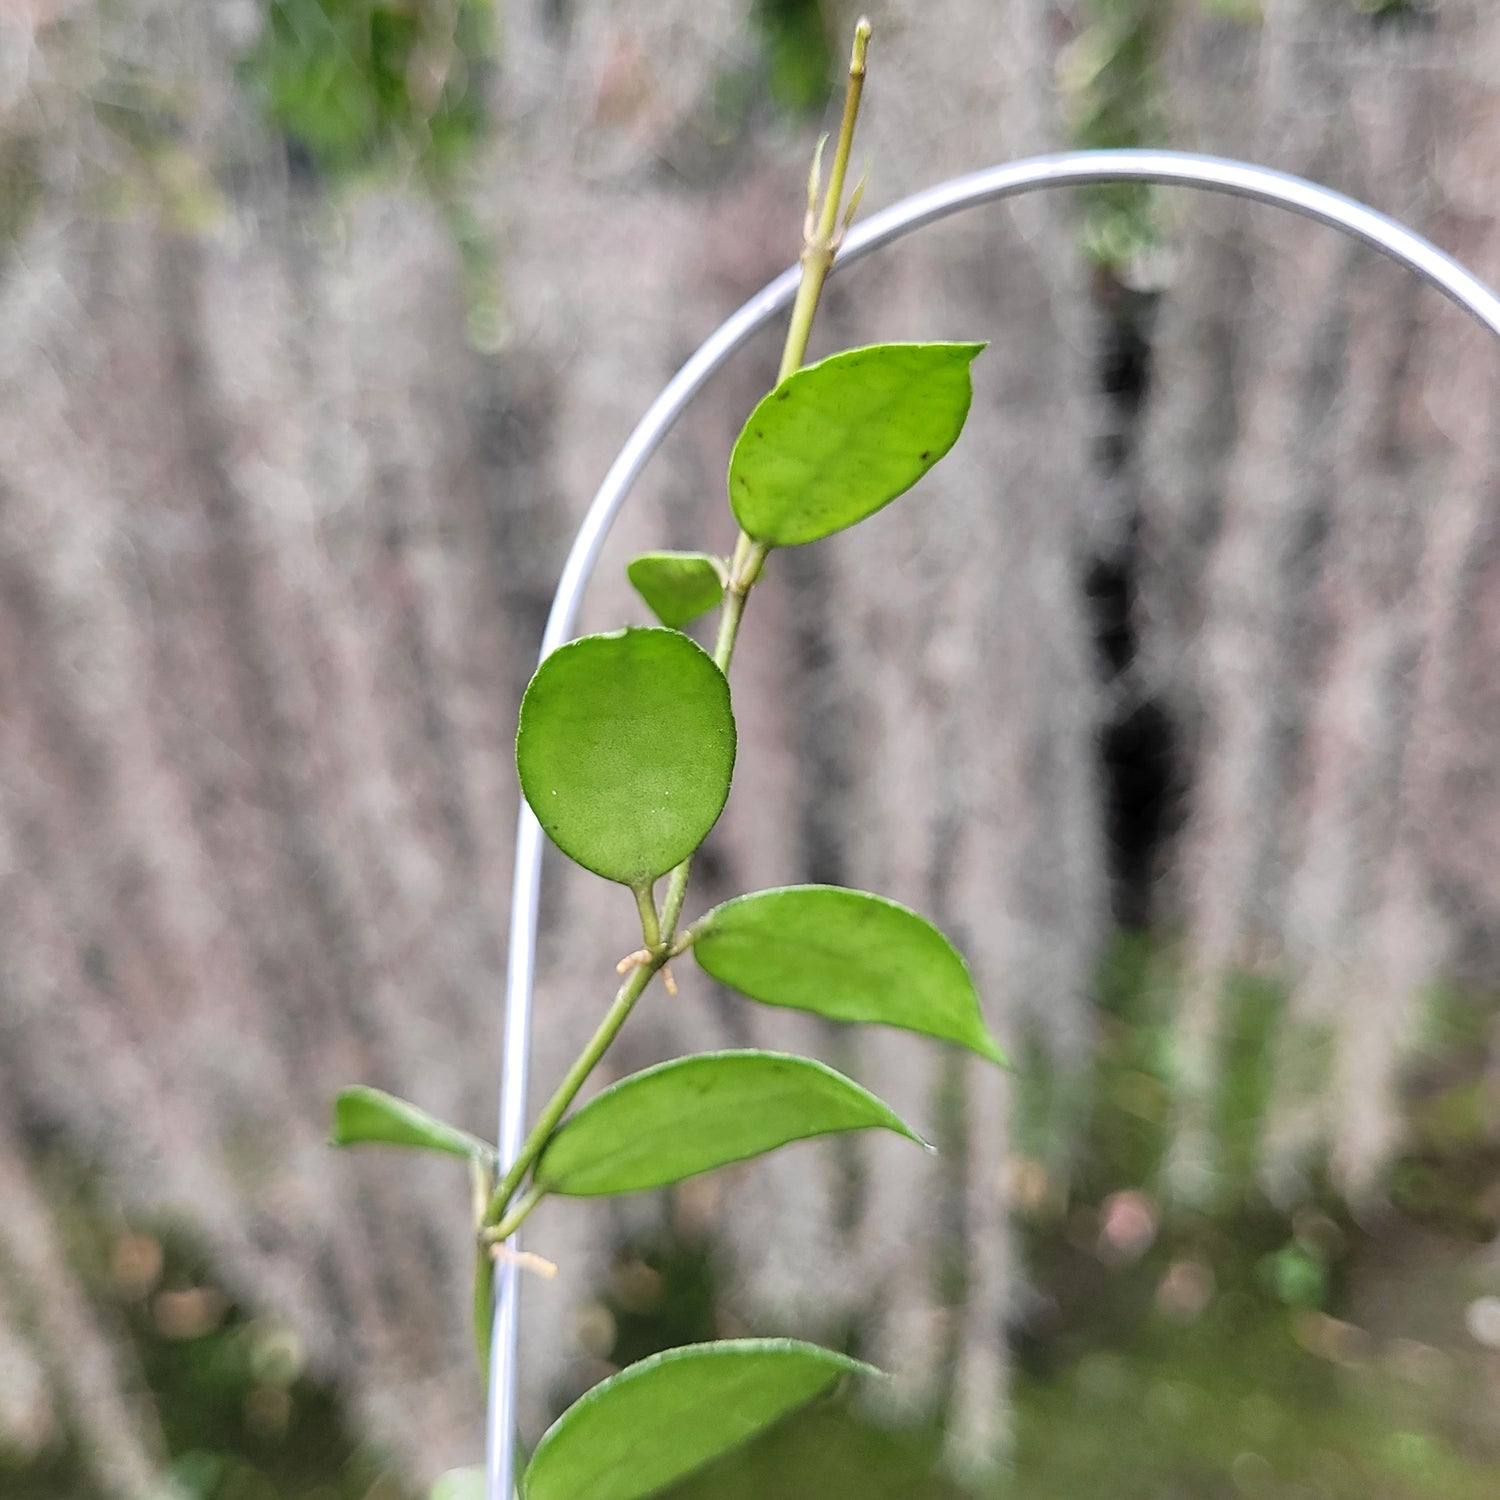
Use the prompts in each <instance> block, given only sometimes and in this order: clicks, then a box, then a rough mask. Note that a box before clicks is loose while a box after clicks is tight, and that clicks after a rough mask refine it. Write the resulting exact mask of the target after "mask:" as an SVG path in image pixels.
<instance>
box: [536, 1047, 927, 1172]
mask: <svg viewBox="0 0 1500 1500" xmlns="http://www.w3.org/2000/svg"><path fill="white" fill-rule="evenodd" d="M871 1128H877V1129H883V1130H894V1131H895V1132H897V1134H899V1135H904V1136H906V1137H908V1138H909V1139H911V1140H914V1141H917V1142H918V1143H919V1144H922V1142H921V1138H920V1137H919V1136H918V1135H916V1134H915V1133H914V1132H913V1131H912V1130H911V1129H910V1128H909V1127H908V1126H907V1125H905V1124H903V1123H902V1121H901V1120H900V1119H899V1118H898V1117H897V1116H896V1115H895V1114H894V1113H893V1112H892V1111H891V1110H890V1109H889V1108H887V1107H886V1106H885V1105H884V1104H882V1103H881V1102H880V1100H879V1099H877V1098H876V1097H875V1096H874V1095H873V1094H870V1093H867V1092H866V1091H865V1090H864V1089H862V1088H861V1087H860V1086H859V1085H858V1084H857V1083H854V1082H852V1081H851V1080H850V1079H848V1078H845V1077H844V1076H843V1074H842V1073H835V1072H834V1070H833V1069H832V1068H827V1067H824V1066H823V1064H822V1063H819V1062H813V1061H811V1060H810V1059H808V1058H805V1057H790V1056H787V1055H786V1054H785V1053H780V1052H749V1051H746V1052H710V1053H706V1054H704V1055H702V1056H698V1057H682V1058H678V1059H676V1060H675V1061H673V1062H667V1063H662V1064H661V1065H660V1066H658V1067H655V1068H647V1069H646V1070H645V1071H644V1072H642V1073H636V1074H633V1075H632V1076H631V1077H629V1078H622V1079H621V1080H620V1082H619V1083H616V1084H614V1085H612V1086H611V1087H610V1088H607V1089H605V1090H604V1092H603V1093H601V1094H599V1095H598V1096H597V1097H596V1098H594V1099H592V1100H590V1101H589V1103H587V1104H585V1105H584V1106H583V1108H582V1109H580V1110H579V1111H578V1112H577V1114H575V1115H574V1116H573V1117H572V1119H570V1120H568V1121H567V1122H566V1123H564V1125H563V1126H562V1128H561V1129H560V1130H559V1131H558V1132H557V1134H556V1135H555V1136H554V1137H553V1138H552V1141H551V1143H550V1144H549V1145H548V1147H547V1149H546V1150H545V1151H544V1152H543V1153H542V1157H541V1160H540V1161H539V1162H538V1164H537V1170H536V1180H537V1182H538V1183H540V1184H541V1186H543V1187H545V1188H546V1189H547V1190H548V1191H549V1192H553V1193H564V1194H567V1195H569V1196H572V1197H590V1196H595V1195H599V1194H603V1193H633V1192H639V1191H641V1190H642V1189H644V1188H653V1187H663V1186H665V1185H666V1184H667V1183H670V1182H680V1181H682V1179H683V1178H684V1177H692V1176H694V1175H696V1174H697V1173H699V1172H707V1171H711V1170H712V1169H713V1168H715V1167H723V1166H727V1165H728V1164H729V1163H731V1162H736V1161H745V1160H746V1159H747V1158H749V1157H752V1156H760V1155H761V1154H763V1153H764V1152H767V1151H774V1150H775V1149H776V1148H777V1147H778V1146H784V1145H786V1144H787V1143H788V1142H790V1141H800V1140H806V1139H807V1138H808V1137H810V1136H816V1135H833V1134H836V1133H838V1132H840V1131H845V1130H867V1129H871Z"/></svg>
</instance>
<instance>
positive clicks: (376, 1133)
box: [330, 1086, 495, 1162]
mask: <svg viewBox="0 0 1500 1500" xmlns="http://www.w3.org/2000/svg"><path fill="white" fill-rule="evenodd" d="M330 1140H331V1143H332V1144H333V1145H335V1146H357V1145H363V1144H365V1143H370V1144H378V1145H384V1146H416V1147H418V1148H419V1149H420V1150H423V1151H443V1152H446V1153H447V1154H448V1155H449V1156H462V1157H464V1158H465V1159H466V1160H471V1161H483V1162H492V1161H494V1159H495V1148H494V1147H493V1146H491V1145H490V1144H489V1143H488V1142H486V1141H482V1140H480V1139H479V1137H478V1136H477V1135H470V1134H469V1132H468V1131H467V1130H459V1129H458V1128H457V1127H456V1126H453V1125H446V1124H444V1123H443V1121H441V1120H439V1119H436V1118H434V1117H433V1116H432V1115H430V1114H428V1113H427V1111H426V1110H423V1109H418V1108H417V1106H416V1105H415V1104H408V1103H407V1102H406V1100H405V1099H398V1098H396V1096H395V1095H394V1094H387V1093H385V1092H384V1091H383V1090H381V1089H371V1088H365V1087H363V1086H361V1087H359V1088H352V1089H344V1090H343V1091H342V1092H341V1093H340V1094H339V1096H338V1098H337V1099H336V1100H334V1104H333V1135H332V1136H331V1137H330Z"/></svg>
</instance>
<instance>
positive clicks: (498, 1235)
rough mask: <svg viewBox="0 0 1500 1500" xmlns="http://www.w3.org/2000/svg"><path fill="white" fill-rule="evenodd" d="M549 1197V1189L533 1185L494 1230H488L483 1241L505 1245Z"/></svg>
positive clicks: (517, 1200)
mask: <svg viewBox="0 0 1500 1500" xmlns="http://www.w3.org/2000/svg"><path fill="white" fill-rule="evenodd" d="M546 1196H547V1189H546V1188H544V1187H540V1186H538V1185H537V1184H536V1183H532V1184H531V1186H530V1187H529V1188H527V1189H526V1191H525V1192H524V1193H522V1194H521V1196H520V1197H519V1198H518V1199H516V1202H515V1204H514V1206H513V1207H512V1208H511V1209H510V1211H509V1212H508V1213H507V1214H506V1215H505V1217H504V1218H502V1219H501V1220H500V1222H499V1223H498V1224H496V1225H495V1227H494V1228H493V1229H486V1230H485V1231H484V1234H483V1239H484V1241H485V1243H486V1244H490V1245H503V1244H504V1243H505V1242H506V1240H508V1239H509V1238H510V1237H511V1235H513V1234H514V1233H515V1232H516V1230H518V1229H519V1228H520V1227H521V1225H522V1224H524V1223H525V1222H526V1218H527V1215H528V1214H530V1212H531V1210H532V1209H534V1208H535V1207H536V1206H537V1204H538V1203H540V1202H541V1201H542V1199H543V1198H545V1197H546Z"/></svg>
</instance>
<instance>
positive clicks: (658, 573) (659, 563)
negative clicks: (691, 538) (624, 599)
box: [625, 552, 724, 630]
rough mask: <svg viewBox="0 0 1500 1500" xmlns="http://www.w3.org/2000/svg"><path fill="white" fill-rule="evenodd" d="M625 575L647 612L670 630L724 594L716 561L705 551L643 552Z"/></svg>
mask: <svg viewBox="0 0 1500 1500" xmlns="http://www.w3.org/2000/svg"><path fill="white" fill-rule="evenodd" d="M625 576H626V577H627V578H628V579H629V580H630V582H631V585H632V587H634V589H635V591H636V593H638V594H639V595H640V596H641V598H642V599H644V600H645V601H646V603H647V604H648V605H649V606H650V607H651V613H652V614H654V615H655V616H656V618H657V619H658V620H660V621H661V622H662V624H663V625H668V626H670V627H671V628H672V629H674V630H676V629H677V628H678V627H679V626H682V625H686V624H687V623H688V621H689V620H696V619H697V618H698V616H699V615H703V614H707V613H708V611H709V610H711V609H713V608H715V607H716V606H717V604H718V603H719V601H720V600H721V599H722V598H723V597H724V579H723V577H722V575H721V574H720V572H719V564H718V563H717V562H715V561H714V559H713V558H711V557H710V556H709V555H708V554H707V553H706V552H647V553H644V554H643V555H642V556H640V557H638V558H636V559H635V560H634V561H633V562H632V563H631V564H630V566H629V567H627V568H626V569H625Z"/></svg>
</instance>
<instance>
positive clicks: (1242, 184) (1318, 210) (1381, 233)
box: [486, 151, 1500, 1500]
mask: <svg viewBox="0 0 1500 1500" xmlns="http://www.w3.org/2000/svg"><path fill="white" fill-rule="evenodd" d="M1121 182H1145V183H1156V184H1160V185H1165V186H1174V187H1198V188H1205V189H1207V190H1209V191H1210V192H1216V193H1225V194H1228V195H1230V196H1232V197H1237V198H1249V199H1253V200H1255V201H1256V202H1259V203H1269V204H1273V205H1275V206H1277V207H1281V208H1286V209H1290V210H1291V211H1292V212H1293V213H1295V214H1300V215H1302V216H1303V217H1304V218H1308V219H1314V220H1317V221H1318V222H1319V223H1322V224H1327V225H1329V226H1330V227H1332V228H1334V229H1339V230H1342V231H1343V232H1344V233H1345V234H1348V235H1350V236H1352V237H1353V238H1354V239H1357V240H1362V241H1363V242H1364V243H1365V244H1367V245H1370V246H1372V247H1373V248H1374V249H1376V250H1379V251H1381V252H1382V253H1384V254H1385V255H1387V256H1389V257H1390V258H1391V259H1392V260H1394V261H1397V262H1398V263H1399V264H1401V265H1403V266H1406V267H1407V268H1408V269H1409V270H1412V271H1415V272H1416V273H1417V275H1419V276H1420V277H1422V278H1423V280H1425V281H1427V282H1429V283H1430V284H1431V285H1432V286H1434V287H1436V288H1437V289H1438V291H1440V292H1442V293H1443V294H1444V295H1445V296H1446V297H1448V298H1450V299H1451V300H1452V301H1453V302H1456V303H1457V304H1458V305H1459V306H1460V307H1461V308H1463V309H1464V311H1466V312H1468V313H1470V314H1471V315H1472V316H1473V317H1474V318H1476V319H1477V320H1478V321H1479V322H1480V323H1481V324H1482V325H1483V326H1484V327H1485V328H1487V329H1489V331H1490V332H1491V333H1493V334H1495V335H1496V337H1500V297H1497V296H1496V294H1495V293H1494V292H1493V291H1491V290H1490V288H1489V287H1488V286H1486V285H1485V284H1484V283H1483V282H1482V281H1480V280H1479V279H1478V277H1476V276H1474V275H1473V274H1472V273H1471V272H1469V271H1467V270H1465V269H1464V267H1463V266H1461V265H1460V264H1459V263H1458V262H1457V261H1455V260H1454V259H1453V258H1452V257H1451V256H1449V255H1446V254H1444V252H1443V251H1441V250H1439V249H1438V248H1437V247H1436V246H1435V245H1433V244H1431V243H1430V242H1429V241H1427V240H1425V239H1423V238H1422V237H1421V236H1420V235H1418V234H1415V233H1413V231H1411V230H1410V229H1407V228H1406V227H1405V226H1404V225H1402V224H1399V223H1397V222H1396V221H1395V220H1394V219H1390V218H1387V217H1386V216H1385V215H1384V214H1380V213H1377V212H1376V211H1375V210H1374V209H1372V208H1367V207H1366V206H1365V205H1364V204H1362V203H1359V202H1356V201H1355V200H1354V199H1353V198H1347V197H1345V196H1344V195H1343V194H1342V193H1335V192H1332V191H1331V190H1330V189H1328V188H1324V187H1319V186H1318V185H1317V184H1316V183H1311V182H1307V181H1305V180H1304V179H1303V178H1300V177H1292V176H1288V175H1287V174H1286V173H1283V172H1273V171H1271V170H1269V169H1268V168H1266V167H1257V166H1252V165H1250V164H1249V163H1247V162H1240V161H1230V160H1226V159H1225V158H1222V157H1214V156H1198V155H1193V154H1189V153H1186V152H1177V151H1070V152H1062V153H1059V154H1057V155H1052V156H1037V157H1031V158H1028V159H1027V160H1025V161H1016V162H1007V163H1004V164H1002V165H1000V166H995V167H987V168H985V169H984V170H982V171H978V172H970V173H968V174H966V175H965V176H962V177H955V178H952V179H951V180H949V181H948V182H944V183H940V184H939V185H938V186H936V187H932V188H928V189H927V190H926V191H925V192H921V193H917V194H915V195H913V196H912V197H910V198H906V199H904V200H903V201H902V202H900V203H896V204H893V205H892V206H891V207H890V208H887V209H885V210H883V211H882V212H880V213H878V214H875V215H874V216H872V217H871V218H869V219H867V220H865V221H864V222H863V223H862V224H859V225H857V226H856V227H855V228H854V229H853V230H852V231H851V232H850V234H849V236H848V238H847V239H846V240H845V242H844V245H843V248H842V249H841V250H840V252H839V256H838V259H837V261H836V262H835V264H834V268H833V269H834V270H835V271H838V270H839V269H841V268H842V267H844V266H846V265H849V264H850V263H852V262H853V261H856V260H859V259H861V258H862V257H863V256H866V255H868V254H869V253H870V252H871V251H873V250H878V249H879V248H880V247H881V246H882V245H887V244H890V243H891V242H892V241H893V240H897V239H900V238H901V237H902V236H903V235H906V234H910V233H911V232H912V231H913V230H916V229H921V228H923V227H924V226H925V225H928V224H933V223H936V222H937V221H938V220H939V219H945V218H947V217H948V216H949V215H950V214H955V213H959V212H960V211H962V210H963V209H967V208H976V207H978V206H979V205H981V204H986V203H997V202H999V201H1000V200H1001V199H1003V198H1012V197H1016V196H1018V195H1020V194H1022V193H1027V192H1030V191H1032V190H1033V189H1036V188H1057V187H1077V186H1083V185H1087V184H1096V183H1121ZM798 276H799V268H798V267H796V266H793V267H791V268H789V269H788V270H786V271H783V272H782V273H781V275H780V276H778V277H777V278H776V279H775V280H774V281H772V282H771V283H770V284H769V285H767V286H766V287H764V288H762V290H761V291H759V292H757V293H756V294H755V296H753V297H752V298H751V299H750V300H749V301H748V302H746V303H745V305H744V306H743V307H741V308H740V309H739V311H738V312H736V313H735V314H734V315H733V316H732V317H730V318H729V319H728V320H727V321H726V322H724V323H723V324H722V325H721V326H720V327H719V328H718V329H717V330H716V331H715V332H714V333H713V334H711V335H710V336H709V338H708V339H707V340H705V342H704V343H703V344H702V345H701V346H700V347H699V349H698V351H697V353H695V354H694V355H693V357H692V358H691V359H689V360H688V362H687V363H686V364H685V365H683V367H682V368H681V369H680V370H679V371H678V372H677V374H676V375H675V376H673V378H672V379H671V381H670V382H669V383H668V384H667V386H666V388H665V389H664V390H663V391H662V393H661V394H660V395H659V396H658V397H657V398H656V400H655V401H654V402H652V404H651V407H650V409H649V410H648V411H647V412H646V414H645V416H644V417H642V418H641V420H640V422H639V423H638V424H637V425H636V428H635V431H634V432H632V433H631V434H630V437H629V438H628V439H627V441H626V443H625V446H624V447H623V448H622V449H621V450H620V453H619V456H618V457H617V458H616V459H615V461H614V463H613V464H612V465H611V467H610V470H609V472H608V473H607V474H606V475H605V476H604V482H603V483H602V484H601V485H600V486H599V490H598V493H597V494H596V495H595V496H594V499H593V503H592V504H591V505H590V506H589V509H588V513H587V514H586V515H585V516H584V519H583V524H582V525H581V526H580V527H579V529H578V533H577V535H576V536H575V537H574V539H573V546H572V549H571V550H570V551H569V553H568V558H567V562H566V564H565V565H564V567H563V571H562V577H561V578H560V579H559V581H558V585H557V592H556V593H555V594H554V596H553V599H552V610H551V613H550V615H549V616H548V618H547V628H546V632H545V634H544V635H543V637H542V649H541V655H542V656H543V657H545V656H547V655H548V654H549V653H550V652H551V651H553V650H555V649H556V648H557V647H558V646H560V645H562V644H563V643H564V642H565V641H567V640H568V638H569V637H570V636H571V635H572V633H573V629H574V625H575V622H576V620H577V616H578V607H579V603H580V601H581V599H582V597H583V591H584V588H585V586H586V585H587V583H588V580H589V577H590V575H591V574H592V573H593V570H594V566H595V564H596V563H597V562H598V559H599V553H600V551H601V549H602V548H603V545H604V540H605V537H606V536H607V535H608V533H609V529H610V527H611V525H612V524H613V523H614V520H615V517H616V516H617V515H618V514H619V512H620V507H621V506H622V505H623V504H624V503H625V499H626V497H627V496H628V495H629V494H630V491H631V489H632V487H633V486H634V485H635V482H636V480H637V479H638V478H639V477H640V475H641V472H642V470H643V469H644V468H645V466H646V464H647V462H648V460H649V459H650V458H651V455H652V454H653V453H654V452H655V451H656V449H657V447H658V446H659V445H660V443H661V441H662V439H663V438H664V437H665V436H666V434H667V433H668V431H669V430H670V429H671V427H672V425H673V424H674V423H675V422H676V420H677V418H678V417H679V416H680V415H681V414H682V412H683V410H684V409H685V408H686V407H687V405H688V403H689V402H690V401H692V399H693V397H694V396H696V395H697V394H698V392H699V391H700V390H701V389H702V388H703V386H704V384H705V383H706V382H707V380H708V378H709V377H710V376H711V375H712V374H713V373H714V372H715V371H716V370H717V369H718V368H719V366H720V365H722V364H723V363H724V362H725V360H727V359H728V358H729V356H730V355H731V354H733V353H734V352H735V351H736V350H737V349H738V348H739V347H740V346H741V345H742V344H743V343H745V341H746V340H747V339H748V338H749V337H750V336H751V334H753V333H755V332H756V331H757V330H758V329H759V328H761V327H762V326H763V325H764V324H766V323H767V322H769V321H770V320H771V319H772V318H774V317H775V316H776V315H777V314H778V313H780V312H783V311H784V310H785V309H786V308H787V307H789V306H790V304H791V302H792V299H793V297H794V296H795V295H796V290H797V281H798ZM541 865H542V832H541V829H540V827H539V826H538V824H537V821H536V819H535V818H534V817H533V816H532V814H531V811H530V809H529V808H527V807H526V806H525V805H524V804H523V805H522V808H521V815H520V822H519V827H518V829H517V833H516V864H515V881H514V885H513V887H512V891H511V911H510V950H509V968H508V973H507V977H506V989H505V1023H504V1053H503V1063H502V1073H501V1091H500V1134H499V1144H500V1163H501V1167H502V1169H503V1168H505V1167H507V1166H509V1165H510V1163H512V1162H513V1161H514V1160H515V1159H516V1156H517V1155H518V1154H519V1152H520V1148H521V1143H522V1141H523V1139H524V1137H525V1130H526V1079H527V1068H528V1060H529V1056H530V1049H531V1002H532V987H533V983H534V980H535V960H536V935H537V918H538V896H539V892H540V877H541ZM518 1293H519V1286H518V1281H517V1269H516V1265H515V1263H514V1262H512V1261H508V1260H503V1259H502V1260H501V1261H499V1262H498V1264H497V1266H496V1270H495V1323H494V1330H493V1332H494V1337H493V1342H492V1346H491V1356H490V1385H489V1408H488V1422H487V1451H486V1482H487V1495H488V1497H489V1500H510V1497H511V1495H512V1485H513V1472H514V1457H515V1404H516V1356H517V1339H518V1333H519V1320H518V1305H517V1304H518Z"/></svg>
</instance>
